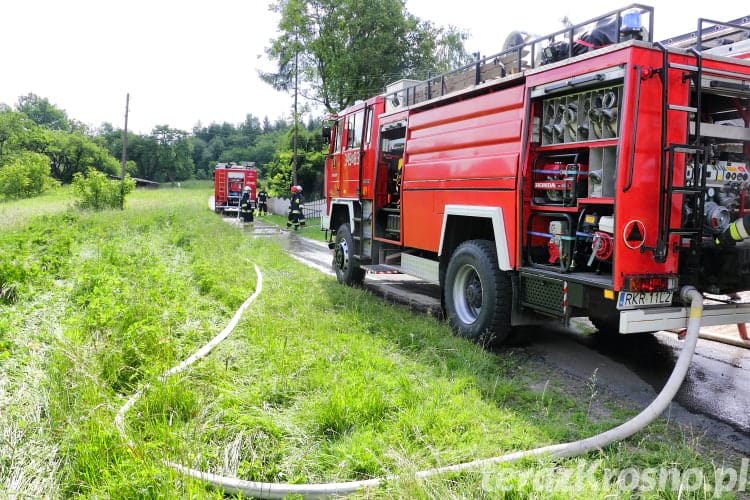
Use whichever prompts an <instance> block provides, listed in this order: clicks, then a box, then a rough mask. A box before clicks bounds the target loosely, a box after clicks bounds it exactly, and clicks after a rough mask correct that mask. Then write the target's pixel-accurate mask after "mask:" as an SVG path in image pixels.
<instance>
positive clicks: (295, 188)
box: [289, 186, 299, 193]
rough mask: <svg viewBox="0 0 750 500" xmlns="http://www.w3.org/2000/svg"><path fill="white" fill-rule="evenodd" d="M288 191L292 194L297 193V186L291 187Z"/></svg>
mask: <svg viewBox="0 0 750 500" xmlns="http://www.w3.org/2000/svg"><path fill="white" fill-rule="evenodd" d="M289 191H291V192H292V193H299V188H298V187H297V186H292V187H291V188H289Z"/></svg>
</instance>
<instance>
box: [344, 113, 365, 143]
mask: <svg viewBox="0 0 750 500" xmlns="http://www.w3.org/2000/svg"><path fill="white" fill-rule="evenodd" d="M364 118H365V111H364V110H362V111H357V112H356V113H354V114H352V115H349V116H348V117H347V118H346V129H347V134H346V135H347V137H346V149H355V148H359V147H361V146H362V132H363V129H364V125H365V120H364Z"/></svg>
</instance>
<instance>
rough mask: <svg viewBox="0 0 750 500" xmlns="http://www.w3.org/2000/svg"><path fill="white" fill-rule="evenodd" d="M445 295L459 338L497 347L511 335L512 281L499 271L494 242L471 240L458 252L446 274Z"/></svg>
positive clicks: (449, 314) (447, 311)
mask: <svg viewBox="0 0 750 500" xmlns="http://www.w3.org/2000/svg"><path fill="white" fill-rule="evenodd" d="M444 295H445V311H446V314H447V315H448V320H449V322H450V323H451V326H452V327H453V329H454V330H455V331H456V333H458V335H460V336H462V337H465V338H468V339H471V340H473V341H474V342H478V343H482V344H497V343H501V342H502V341H504V340H505V339H506V338H507V337H508V335H509V334H510V330H511V322H510V317H511V305H512V298H513V285H512V279H511V275H510V273H509V272H505V271H501V270H500V268H499V267H498V265H497V251H496V249H495V245H494V243H493V242H491V241H487V240H470V241H466V242H464V243H462V244H461V245H459V247H458V248H456V251H455V252H453V255H452V256H451V260H450V262H449V263H448V269H447V271H446V274H445V294H444Z"/></svg>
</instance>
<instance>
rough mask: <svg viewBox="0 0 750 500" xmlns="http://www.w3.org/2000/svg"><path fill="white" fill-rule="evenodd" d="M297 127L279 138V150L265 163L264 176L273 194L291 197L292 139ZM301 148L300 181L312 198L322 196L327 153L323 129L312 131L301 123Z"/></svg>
mask: <svg viewBox="0 0 750 500" xmlns="http://www.w3.org/2000/svg"><path fill="white" fill-rule="evenodd" d="M293 133H294V131H293V129H289V130H288V131H287V132H286V133H285V134H284V135H283V136H279V137H278V141H279V142H278V143H277V145H276V153H275V154H274V156H273V158H272V159H271V160H270V161H269V162H268V164H267V165H265V172H264V176H265V178H266V179H267V180H268V190H269V193H270V194H271V195H272V196H279V197H287V196H289V186H290V185H291V184H292V157H293V154H294V153H293V151H292V141H293ZM297 145H298V150H297V183H298V184H300V185H301V186H302V187H303V189H304V192H305V197H306V198H307V199H308V200H312V199H315V198H318V197H319V196H320V193H322V190H323V163H324V162H325V157H326V152H325V151H324V148H323V145H322V140H321V138H320V133H319V128H318V129H317V130H316V131H314V132H308V131H306V130H305V129H304V127H302V126H300V129H299V137H298V144H297Z"/></svg>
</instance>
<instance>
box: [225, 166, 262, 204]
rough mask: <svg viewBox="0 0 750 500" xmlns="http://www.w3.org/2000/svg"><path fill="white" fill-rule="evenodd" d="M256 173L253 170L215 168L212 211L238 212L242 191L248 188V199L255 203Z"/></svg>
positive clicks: (256, 192)
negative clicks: (249, 190)
mask: <svg viewBox="0 0 750 500" xmlns="http://www.w3.org/2000/svg"><path fill="white" fill-rule="evenodd" d="M257 185H258V172H257V170H255V169H253V168H244V167H216V168H215V169H214V210H215V211H216V212H221V211H224V210H238V209H239V205H240V198H241V197H242V189H243V188H244V187H245V186H250V189H251V192H250V198H251V199H252V200H253V202H255V200H256V198H257V195H258V190H257Z"/></svg>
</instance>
